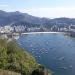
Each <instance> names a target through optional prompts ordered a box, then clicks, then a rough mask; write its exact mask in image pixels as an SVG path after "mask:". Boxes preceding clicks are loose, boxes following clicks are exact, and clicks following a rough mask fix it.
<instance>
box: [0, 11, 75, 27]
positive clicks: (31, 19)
mask: <svg viewBox="0 0 75 75" xmlns="http://www.w3.org/2000/svg"><path fill="white" fill-rule="evenodd" d="M19 22H23V23H29V24H40V25H41V24H42V25H45V24H48V23H62V24H69V25H70V24H75V18H67V17H60V18H54V19H50V18H46V17H42V18H40V17H36V16H32V15H29V14H27V13H22V12H19V11H15V12H6V11H3V10H0V25H2V26H4V25H10V24H15V23H19Z"/></svg>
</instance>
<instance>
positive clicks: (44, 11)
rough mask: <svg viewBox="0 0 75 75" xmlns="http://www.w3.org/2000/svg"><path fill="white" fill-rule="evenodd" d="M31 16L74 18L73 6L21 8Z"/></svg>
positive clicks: (74, 10)
mask: <svg viewBox="0 0 75 75" xmlns="http://www.w3.org/2000/svg"><path fill="white" fill-rule="evenodd" d="M21 11H22V12H25V13H29V14H31V15H33V16H39V17H48V18H56V17H70V18H75V7H53V8H29V9H24V10H21Z"/></svg>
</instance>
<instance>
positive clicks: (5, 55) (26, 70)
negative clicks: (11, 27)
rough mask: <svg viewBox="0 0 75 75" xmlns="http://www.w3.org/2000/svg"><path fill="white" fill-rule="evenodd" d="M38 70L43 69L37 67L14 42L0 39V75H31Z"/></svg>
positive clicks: (26, 53)
mask: <svg viewBox="0 0 75 75" xmlns="http://www.w3.org/2000/svg"><path fill="white" fill-rule="evenodd" d="M39 66H40V67H39ZM40 68H44V67H43V66H42V65H38V63H37V62H36V60H35V58H34V57H33V56H32V54H30V53H28V52H27V51H25V50H24V49H22V48H20V47H19V45H18V44H17V43H16V41H15V40H11V41H9V40H8V39H0V75H11V73H12V75H13V74H14V75H31V73H32V71H34V70H36V69H38V70H39V69H40ZM3 73H4V74H3ZM8 73H9V74H8ZM48 73H49V74H48V75H51V73H50V72H48Z"/></svg>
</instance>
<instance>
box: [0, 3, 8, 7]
mask: <svg viewBox="0 0 75 75" xmlns="http://www.w3.org/2000/svg"><path fill="white" fill-rule="evenodd" d="M0 7H8V5H7V4H0Z"/></svg>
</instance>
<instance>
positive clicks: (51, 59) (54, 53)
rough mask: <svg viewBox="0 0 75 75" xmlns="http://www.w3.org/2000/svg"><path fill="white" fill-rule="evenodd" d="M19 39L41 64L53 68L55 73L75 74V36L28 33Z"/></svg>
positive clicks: (59, 74)
mask: <svg viewBox="0 0 75 75" xmlns="http://www.w3.org/2000/svg"><path fill="white" fill-rule="evenodd" d="M17 41H18V43H19V44H20V46H21V47H23V48H25V49H27V50H28V51H29V52H31V53H32V54H33V55H34V56H35V58H36V60H37V61H38V62H39V63H40V64H43V65H45V66H46V67H47V68H49V69H51V70H52V71H53V72H54V73H53V75H75V38H71V37H67V36H64V35H63V34H61V33H54V34H52V33H50V34H28V35H22V36H20V38H19V39H18V40H17Z"/></svg>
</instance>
